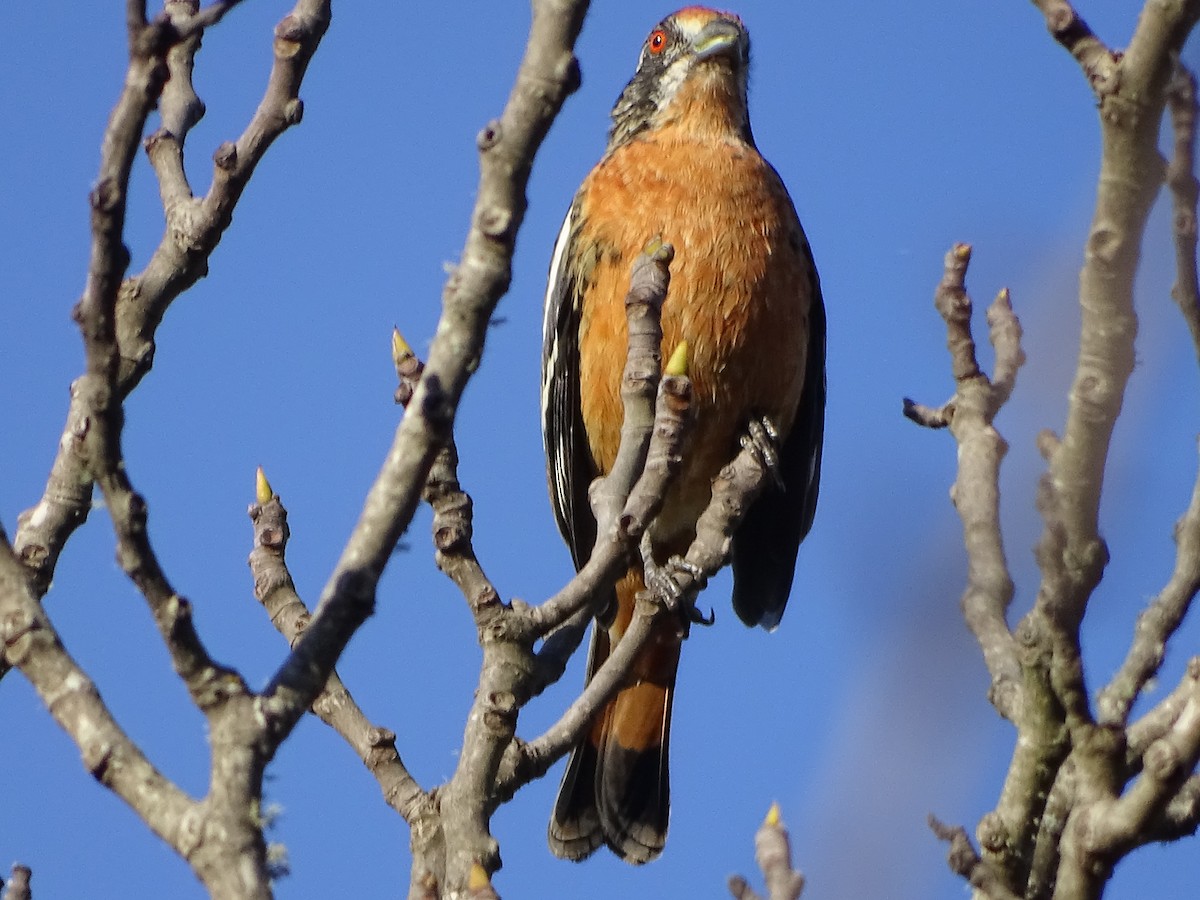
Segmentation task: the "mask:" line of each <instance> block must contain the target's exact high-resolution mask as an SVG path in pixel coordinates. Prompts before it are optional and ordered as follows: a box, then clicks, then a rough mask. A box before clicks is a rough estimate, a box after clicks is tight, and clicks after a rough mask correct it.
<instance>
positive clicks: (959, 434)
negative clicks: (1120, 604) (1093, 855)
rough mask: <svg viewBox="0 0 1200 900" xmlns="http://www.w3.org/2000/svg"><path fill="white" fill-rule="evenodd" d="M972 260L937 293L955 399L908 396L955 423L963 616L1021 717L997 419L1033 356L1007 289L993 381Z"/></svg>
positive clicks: (998, 320)
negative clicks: (971, 285)
mask: <svg viewBox="0 0 1200 900" xmlns="http://www.w3.org/2000/svg"><path fill="white" fill-rule="evenodd" d="M970 260H971V248H970V246H968V245H967V244H956V245H955V246H954V247H953V248H951V250H950V251H949V252H948V253H947V254H946V260H945V270H944V274H943V276H942V280H941V282H940V283H939V284H938V287H937V291H936V292H935V295H934V305H935V307H936V308H937V310H938V312H939V313H940V314H941V316H942V319H943V320H944V321H945V323H946V346H947V348H948V349H949V351H950V359H951V369H952V372H953V375H954V381H955V393H954V397H952V398H951V399H950V400H949V401H948V402H947V403H946V404H945V405H944V406H943V407H942V408H941V409H940V410H929V409H928V407H920V406H919V405H918V404H915V403H913V401H911V400H905V403H904V412H905V415H907V416H908V417H909V418H910V419H913V420H914V421H916V422H917V423H918V424H921V425H926V426H928V427H941V426H942V425H943V424H945V425H948V426H949V427H950V431H951V434H953V435H954V439H955V441H956V442H957V444H958V447H959V469H958V478H957V479H956V480H955V483H954V486H953V487H952V488H951V492H950V497H951V500H952V501H953V502H954V505H955V508H956V509H957V510H958V514H959V517H960V518H961V519H962V522H963V540H964V541H965V543H966V548H967V564H968V574H967V589H966V591H965V592H964V593H963V596H962V609H963V615H964V617H965V618H966V620H967V625H968V626H969V627H970V629H971V632H972V633H973V634H974V635H975V638H976V640H977V641H978V642H979V646H980V649H981V650H982V651H983V657H984V661H985V662H986V663H987V667H988V672H989V673H990V674H991V678H992V686H991V690H990V694H989V696H990V699H991V701H992V703H993V705H995V706H996V709H997V710H998V711H999V712H1000V714H1001V715H1003V716H1004V717H1005V718H1008V719H1014V717H1015V715H1016V712H1015V710H1016V707H1017V705H1018V704H1019V703H1020V702H1021V673H1020V666H1019V663H1018V659H1017V647H1016V644H1015V642H1014V641H1013V636H1012V634H1011V633H1010V632H1009V630H1008V624H1007V622H1006V620H1005V617H1006V614H1007V611H1008V606H1009V604H1010V603H1011V602H1012V596H1013V583H1012V576H1011V575H1010V574H1009V570H1008V562H1007V560H1006V559H1005V555H1004V541H1003V537H1002V535H1001V533H1000V489H999V484H1000V463H1001V461H1002V460H1003V458H1004V455H1005V453H1006V452H1007V450H1008V445H1007V444H1006V443H1005V442H1004V439H1003V438H1001V437H1000V435H999V433H998V432H997V431H996V429H995V428H994V427H993V425H992V423H993V421H994V420H995V417H996V414H997V413H998V412H999V411H1000V408H1001V407H1002V406H1003V405H1004V403H1005V402H1007V400H1008V398H1009V396H1010V395H1011V393H1012V390H1013V386H1014V384H1015V382H1016V375H1017V370H1018V369H1019V368H1020V366H1021V364H1022V363H1023V362H1024V361H1025V356H1024V354H1023V353H1022V351H1021V325H1020V323H1019V322H1018V321H1017V317H1016V316H1015V315H1014V314H1013V310H1012V304H1011V302H1010V301H1009V296H1008V291H1007V290H1004V291H1001V292H1000V293H999V294H998V295H997V297H996V300H995V301H994V302H993V303H992V306H991V308H990V309H989V310H988V323H989V326H990V328H989V334H990V336H991V341H992V345H993V346H994V348H995V350H996V378H995V379H994V380H991V379H989V378H988V377H987V376H986V375H985V374H983V372H982V371H981V370H980V368H979V363H978V362H977V360H976V357H975V340H974V337H973V336H972V333H971V310H972V303H971V298H970V296H969V295H968V294H967V291H966V285H965V278H966V272H967V266H968V265H969V263H970ZM918 410H926V412H918Z"/></svg>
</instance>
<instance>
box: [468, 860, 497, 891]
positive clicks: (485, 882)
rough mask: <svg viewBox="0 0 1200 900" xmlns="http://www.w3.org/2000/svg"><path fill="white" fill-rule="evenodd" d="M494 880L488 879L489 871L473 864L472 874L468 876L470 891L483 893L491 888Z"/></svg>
mask: <svg viewBox="0 0 1200 900" xmlns="http://www.w3.org/2000/svg"><path fill="white" fill-rule="evenodd" d="M491 884H492V880H491V879H490V878H488V873H487V870H486V869H484V867H483V866H481V865H480V864H479V863H471V874H469V875H468V876H467V890H468V891H482V890H483V889H484V888H486V887H491Z"/></svg>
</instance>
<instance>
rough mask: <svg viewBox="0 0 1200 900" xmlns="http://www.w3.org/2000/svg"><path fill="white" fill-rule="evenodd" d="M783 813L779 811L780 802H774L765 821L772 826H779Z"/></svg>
mask: <svg viewBox="0 0 1200 900" xmlns="http://www.w3.org/2000/svg"><path fill="white" fill-rule="evenodd" d="M781 819H782V814H781V813H780V812H779V804H778V803H772V804H771V808H770V809H768V810H767V818H766V821H765V822H764V823H763V824H765V825H767V826H769V827H771V828H778V827H779V823H780V820H781Z"/></svg>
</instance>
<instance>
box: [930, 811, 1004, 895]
mask: <svg viewBox="0 0 1200 900" xmlns="http://www.w3.org/2000/svg"><path fill="white" fill-rule="evenodd" d="M929 827H930V828H931V829H932V830H933V833H934V834H935V835H937V837H938V839H939V840H943V841H946V842H947V843H948V844H949V845H950V852H949V854H948V855H947V862H949V864H950V868H951V870H953V871H954V872H956V873H957V874H958V875H960V876H962V877H963V878H964V879H966V880H967V882H968V883H970V885H971V887H973V888H975V890H976V891H978V892H979V893H980V894H981V895H982V896H984V897H986V898H988V900H1020V898H1019V897H1018V895H1017V894H1014V893H1013V892H1012V891H1011V890H1009V888H1008V886H1007V885H1006V884H1005V883H1004V880H1003V878H1001V877H1000V874H999V873H998V872H996V870H995V869H994V868H993V867H992V866H990V865H989V864H988V863H986V862H984V861H983V860H982V859H980V857H979V854H978V853H976V852H975V848H974V847H972V846H971V839H970V838H969V837H967V832H966V831H965V830H963V828H962V826H961V825H956V826H949V825H944V824H942V823H941V822H939V821H938V820H937V819H936V818H935V817H934V816H930V817H929Z"/></svg>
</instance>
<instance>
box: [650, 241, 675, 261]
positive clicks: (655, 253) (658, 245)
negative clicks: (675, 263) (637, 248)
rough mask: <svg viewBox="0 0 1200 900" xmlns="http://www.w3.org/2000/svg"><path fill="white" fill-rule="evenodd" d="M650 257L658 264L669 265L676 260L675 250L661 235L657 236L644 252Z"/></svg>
mask: <svg viewBox="0 0 1200 900" xmlns="http://www.w3.org/2000/svg"><path fill="white" fill-rule="evenodd" d="M642 252H643V253H645V254H646V255H647V256H648V257H650V258H651V259H654V260H658V262H665V263H669V262H670V261H671V260H673V259H674V258H675V248H674V247H673V246H671V245H670V244H668V243H667V242H666V241H664V240H663V236H662V235H661V234H656V235H655V236H654V237H653V238H651V239H650V243H648V244H647V245H646V246H645V248H644V249H643V250H642Z"/></svg>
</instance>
